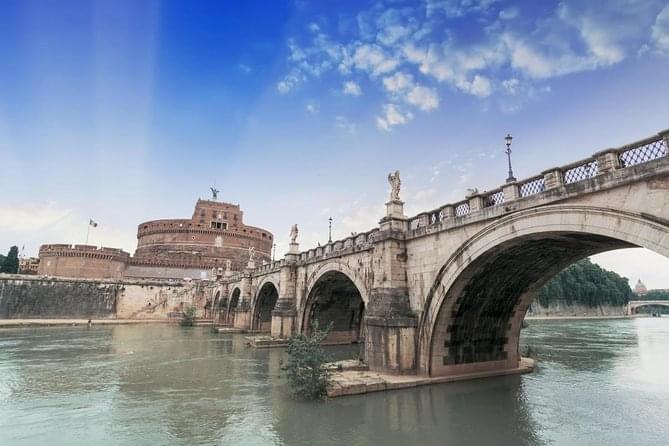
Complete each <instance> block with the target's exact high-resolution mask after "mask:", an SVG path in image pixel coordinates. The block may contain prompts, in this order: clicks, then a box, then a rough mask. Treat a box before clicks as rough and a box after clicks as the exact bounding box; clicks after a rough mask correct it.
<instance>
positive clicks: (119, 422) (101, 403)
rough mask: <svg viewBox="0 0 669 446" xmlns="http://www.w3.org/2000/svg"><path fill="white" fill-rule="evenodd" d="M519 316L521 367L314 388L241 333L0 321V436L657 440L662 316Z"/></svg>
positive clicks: (219, 441)
mask: <svg viewBox="0 0 669 446" xmlns="http://www.w3.org/2000/svg"><path fill="white" fill-rule="evenodd" d="M529 324H530V325H529V327H527V328H526V329H524V330H523V341H522V342H523V344H526V345H529V346H530V347H531V350H532V352H533V353H534V355H535V356H536V359H537V360H538V368H537V370H536V372H535V373H533V374H530V375H523V376H512V377H503V378H493V379H485V380H478V381H468V382H461V383H452V384H441V385H434V386H426V387H419V388H414V389H406V390H400V391H392V392H380V393H375V394H368V395H366V396H353V397H345V398H339V399H334V400H330V401H326V402H317V403H305V402H296V401H293V400H292V399H291V398H290V396H288V389H287V386H286V384H285V381H284V379H283V378H282V377H281V370H280V364H281V359H282V358H283V357H284V355H285V352H284V351H283V350H282V349H272V350H254V349H250V348H246V347H245V346H244V338H243V336H241V335H217V334H214V333H212V332H211V331H210V330H209V329H208V328H203V327H196V328H189V329H185V328H180V327H177V326H168V325H133V326H104V327H103V326H100V327H92V328H90V329H89V328H86V327H67V328H34V329H30V328H23V329H4V330H0V444H2V445H12V446H18V445H50V446H51V445H272V444H276V445H351V446H353V445H418V444H448V445H522V444H531V445H535V444H555V445H631V444H643V445H666V444H668V442H669V423H667V421H668V420H669V318H640V319H618V320H581V321H577V320H562V321H539V320H533V321H530V322H529ZM356 349H357V347H354V346H351V347H345V348H341V347H339V348H330V349H329V350H330V352H331V353H332V355H333V356H334V357H337V358H343V357H347V356H350V355H353V354H355V351H356Z"/></svg>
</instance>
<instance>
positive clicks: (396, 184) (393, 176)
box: [388, 170, 402, 201]
mask: <svg viewBox="0 0 669 446" xmlns="http://www.w3.org/2000/svg"><path fill="white" fill-rule="evenodd" d="M388 183H390V201H400V186H401V185H402V182H401V181H400V171H399V170H396V171H395V173H389V174H388Z"/></svg>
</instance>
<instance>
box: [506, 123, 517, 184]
mask: <svg viewBox="0 0 669 446" xmlns="http://www.w3.org/2000/svg"><path fill="white" fill-rule="evenodd" d="M511 141H513V136H511V134H510V133H507V135H506V137H505V138H504V142H505V143H506V150H505V151H504V153H506V157H507V159H508V160H509V177H508V178H507V179H506V182H507V183H513V182H514V181H516V177H514V176H513V169H512V168H511Z"/></svg>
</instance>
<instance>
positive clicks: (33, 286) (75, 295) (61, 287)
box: [0, 276, 119, 319]
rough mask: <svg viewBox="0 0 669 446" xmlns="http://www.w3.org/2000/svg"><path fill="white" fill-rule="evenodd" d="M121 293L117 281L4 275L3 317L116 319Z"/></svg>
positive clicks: (0, 295) (1, 285)
mask: <svg viewBox="0 0 669 446" xmlns="http://www.w3.org/2000/svg"><path fill="white" fill-rule="evenodd" d="M13 277H17V276H13ZM118 293H119V285H118V284H115V283H100V282H92V281H91V282H82V281H71V280H53V279H38V280H26V279H21V278H8V279H4V278H3V279H0V318H2V319H29V318H45V319H50V318H53V319H58V318H78V319H89V318H97V319H100V318H114V317H115V315H116V299H117V296H118Z"/></svg>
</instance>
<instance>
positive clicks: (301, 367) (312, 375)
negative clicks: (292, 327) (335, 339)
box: [281, 321, 332, 400]
mask: <svg viewBox="0 0 669 446" xmlns="http://www.w3.org/2000/svg"><path fill="white" fill-rule="evenodd" d="M331 330H332V324H330V326H329V327H328V328H327V329H325V330H320V329H319V327H318V321H314V323H313V324H312V327H311V334H309V335H306V334H303V333H297V334H294V335H293V336H291V337H290V339H289V341H288V361H287V363H286V364H285V365H283V366H282V367H281V368H282V370H283V371H284V372H286V378H287V379H288V384H289V385H290V387H291V391H292V393H293V396H294V397H295V398H298V399H302V400H318V399H323V398H325V396H326V390H327V386H328V383H329V381H330V370H328V368H327V367H326V364H327V363H328V362H330V357H329V356H328V355H327V354H326V353H325V350H323V347H322V346H321V343H322V342H323V341H324V340H325V338H327V336H328V335H329V334H330V331H331Z"/></svg>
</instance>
